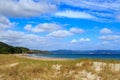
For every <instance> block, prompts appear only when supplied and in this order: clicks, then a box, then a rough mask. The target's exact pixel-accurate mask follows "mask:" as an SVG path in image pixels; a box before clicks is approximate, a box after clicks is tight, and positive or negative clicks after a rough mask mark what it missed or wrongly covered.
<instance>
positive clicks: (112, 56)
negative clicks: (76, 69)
mask: <svg viewBox="0 0 120 80" xmlns="http://www.w3.org/2000/svg"><path fill="white" fill-rule="evenodd" d="M29 56H30V57H37V58H39V57H42V58H68V59H81V58H91V59H118V60H120V54H30V55H29Z"/></svg>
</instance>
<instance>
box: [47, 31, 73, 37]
mask: <svg viewBox="0 0 120 80" xmlns="http://www.w3.org/2000/svg"><path fill="white" fill-rule="evenodd" d="M72 35H73V33H71V32H69V31H66V30H58V31H54V32H52V33H49V34H48V36H52V37H58V38H63V37H68V36H72Z"/></svg>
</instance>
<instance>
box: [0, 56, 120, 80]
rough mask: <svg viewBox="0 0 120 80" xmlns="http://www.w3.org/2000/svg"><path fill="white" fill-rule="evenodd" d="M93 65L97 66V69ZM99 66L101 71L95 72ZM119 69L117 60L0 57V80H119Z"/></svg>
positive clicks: (119, 63) (119, 64) (119, 65)
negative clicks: (49, 59) (50, 59)
mask: <svg viewBox="0 0 120 80" xmlns="http://www.w3.org/2000/svg"><path fill="white" fill-rule="evenodd" d="M94 63H95V64H96V63H97V64H98V65H97V68H96V66H93V64H94ZM100 64H102V66H101V67H102V70H100V71H96V70H97V69H98V70H99V68H100ZM104 64H106V65H105V66H104ZM112 64H113V66H112V67H111V66H110V65H112ZM114 65H116V66H117V65H118V67H114ZM114 68H115V70H116V71H114ZM119 68H120V61H119V60H97V59H95V60H94V59H80V60H66V61H42V60H33V59H27V58H21V57H18V56H14V55H12V54H8V55H7V54H1V55H0V80H120V71H119V70H120V69H119ZM95 69H96V70H95ZM88 78H89V79H88Z"/></svg>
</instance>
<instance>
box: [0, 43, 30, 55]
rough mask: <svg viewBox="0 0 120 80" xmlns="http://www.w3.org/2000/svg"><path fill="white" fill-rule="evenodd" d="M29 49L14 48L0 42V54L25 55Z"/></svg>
mask: <svg viewBox="0 0 120 80" xmlns="http://www.w3.org/2000/svg"><path fill="white" fill-rule="evenodd" d="M28 51H29V49H28V48H25V47H14V46H11V45H8V44H6V43H3V42H0V54H9V53H12V54H13V53H26V52H28Z"/></svg>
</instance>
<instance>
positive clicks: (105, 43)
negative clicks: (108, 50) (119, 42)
mask: <svg viewBox="0 0 120 80" xmlns="http://www.w3.org/2000/svg"><path fill="white" fill-rule="evenodd" d="M101 44H103V45H107V44H109V42H108V41H103V42H101Z"/></svg>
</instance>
